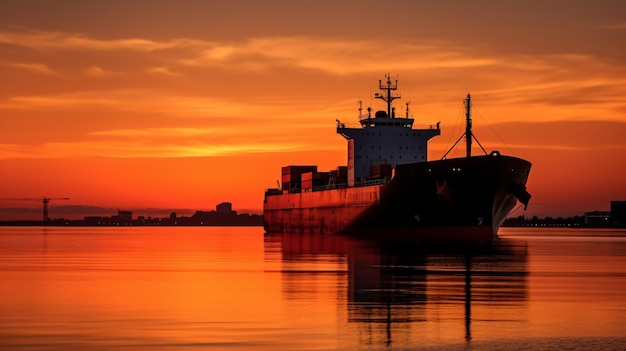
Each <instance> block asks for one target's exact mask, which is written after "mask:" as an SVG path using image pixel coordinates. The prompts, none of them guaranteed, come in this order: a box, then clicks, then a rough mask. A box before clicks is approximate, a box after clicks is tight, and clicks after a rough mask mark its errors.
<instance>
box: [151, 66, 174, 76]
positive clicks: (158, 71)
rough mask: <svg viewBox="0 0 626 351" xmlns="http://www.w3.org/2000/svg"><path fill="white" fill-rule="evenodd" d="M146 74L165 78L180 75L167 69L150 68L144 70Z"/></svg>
mask: <svg viewBox="0 0 626 351" xmlns="http://www.w3.org/2000/svg"><path fill="white" fill-rule="evenodd" d="M146 73H149V74H161V75H166V76H179V75H180V73H177V72H174V71H172V70H171V69H170V68H168V67H151V68H148V69H146Z"/></svg>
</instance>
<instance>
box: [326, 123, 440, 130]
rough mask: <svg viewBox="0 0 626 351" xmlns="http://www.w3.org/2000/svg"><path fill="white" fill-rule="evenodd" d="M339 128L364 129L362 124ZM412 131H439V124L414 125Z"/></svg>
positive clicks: (349, 124)
mask: <svg viewBox="0 0 626 351" xmlns="http://www.w3.org/2000/svg"><path fill="white" fill-rule="evenodd" d="M337 128H338V129H340V128H346V129H362V128H363V125H362V124H356V123H343V122H342V123H338V124H337ZM412 129H439V124H420V125H415V124H414V125H413V128H412Z"/></svg>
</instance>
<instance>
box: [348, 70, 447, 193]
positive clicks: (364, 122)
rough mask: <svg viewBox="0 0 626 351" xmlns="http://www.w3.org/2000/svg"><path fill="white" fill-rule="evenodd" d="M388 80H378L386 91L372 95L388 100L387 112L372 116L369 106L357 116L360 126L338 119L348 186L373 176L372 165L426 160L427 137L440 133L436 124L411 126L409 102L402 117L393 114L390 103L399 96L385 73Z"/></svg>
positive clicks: (395, 85)
mask: <svg viewBox="0 0 626 351" xmlns="http://www.w3.org/2000/svg"><path fill="white" fill-rule="evenodd" d="M386 78H387V82H386V83H384V84H383V82H382V81H379V85H380V90H382V91H384V92H385V94H384V95H383V94H378V93H377V94H375V97H376V98H378V99H382V100H384V101H385V102H387V111H377V112H376V113H375V114H374V116H371V109H370V108H368V113H367V115H366V116H360V117H359V119H360V123H361V126H360V127H356V128H351V127H346V125H345V124H343V123H341V122H339V121H337V133H339V134H341V135H342V136H343V137H345V138H346V139H347V140H348V185H349V186H352V185H354V183H355V182H358V181H361V180H366V179H369V178H371V177H372V169H373V167H376V166H379V165H389V166H391V168H395V167H396V166H397V165H401V164H407V163H415V162H426V161H427V155H428V140H429V139H430V138H432V137H434V136H436V135H439V134H440V130H439V123H437V126H436V127H432V126H431V127H429V128H424V129H413V122H414V120H413V119H412V118H409V111H408V104H407V111H406V116H405V117H398V118H397V117H396V116H395V108H392V107H391V102H392V101H393V100H395V99H399V98H400V96H399V95H394V94H393V93H392V91H395V90H396V89H397V87H398V82H397V80H396V82H395V84H393V83H392V82H391V78H390V76H389V75H386Z"/></svg>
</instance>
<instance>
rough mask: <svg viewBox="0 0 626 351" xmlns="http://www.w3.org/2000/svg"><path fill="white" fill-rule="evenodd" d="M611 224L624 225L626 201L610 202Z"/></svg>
mask: <svg viewBox="0 0 626 351" xmlns="http://www.w3.org/2000/svg"><path fill="white" fill-rule="evenodd" d="M611 223H612V224H614V225H620V226H622V225H626V201H611Z"/></svg>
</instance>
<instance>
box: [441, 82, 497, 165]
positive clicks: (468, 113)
mask: <svg viewBox="0 0 626 351" xmlns="http://www.w3.org/2000/svg"><path fill="white" fill-rule="evenodd" d="M463 103H464V104H465V133H463V134H461V136H460V137H459V139H457V141H456V142H455V143H454V145H452V147H451V148H450V149H449V150H448V151H447V152H446V153H445V154H444V155H443V157H441V159H442V160H445V159H446V156H448V154H449V153H450V151H452V149H454V147H455V146H456V145H457V144H458V143H459V141H461V139H463V137H465V149H466V151H465V152H466V154H465V155H466V157H467V158H470V157H472V139H474V140H476V143H477V144H478V146H480V149H481V150H483V152H484V153H485V155H487V150H485V148H484V147H483V146H482V145H481V144H480V141H478V139H476V137H475V136H474V133H472V97H471V96H470V94H469V93H468V94H467V97H466V98H465V100H463Z"/></svg>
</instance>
